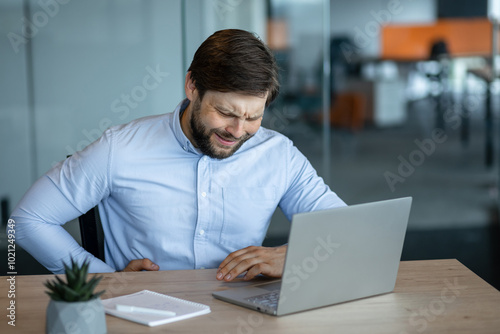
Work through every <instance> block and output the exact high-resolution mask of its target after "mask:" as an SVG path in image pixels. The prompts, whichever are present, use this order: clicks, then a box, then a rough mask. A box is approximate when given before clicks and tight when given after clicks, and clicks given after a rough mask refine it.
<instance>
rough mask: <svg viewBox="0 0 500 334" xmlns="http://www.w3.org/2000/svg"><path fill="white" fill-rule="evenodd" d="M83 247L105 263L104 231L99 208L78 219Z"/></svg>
mask: <svg viewBox="0 0 500 334" xmlns="http://www.w3.org/2000/svg"><path fill="white" fill-rule="evenodd" d="M78 221H79V223H80V234H81V238H82V247H83V248H84V249H85V250H86V251H87V252H89V253H90V254H92V255H94V256H95V257H97V258H98V259H101V260H102V261H104V231H103V229H102V224H101V217H100V216H99V209H98V207H97V206H95V207H94V208H92V209H90V210H89V211H88V212H87V213H85V214H83V215H81V216H80V217H78Z"/></svg>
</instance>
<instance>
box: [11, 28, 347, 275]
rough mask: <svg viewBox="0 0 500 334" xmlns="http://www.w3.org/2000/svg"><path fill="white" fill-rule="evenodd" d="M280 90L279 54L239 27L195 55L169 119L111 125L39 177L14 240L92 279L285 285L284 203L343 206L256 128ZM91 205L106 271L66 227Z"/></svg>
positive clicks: (286, 145) (287, 207) (290, 210)
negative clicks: (279, 224) (199, 276)
mask: <svg viewBox="0 0 500 334" xmlns="http://www.w3.org/2000/svg"><path fill="white" fill-rule="evenodd" d="M278 91H279V84H278V80H277V67H276V64H275V60H274V58H273V56H272V53H271V52H270V51H269V49H268V48H267V47H266V46H265V45H264V44H263V43H262V42H261V41H260V40H259V39H258V38H256V37H255V36H254V35H252V34H251V33H249V32H246V31H242V30H234V29H233V30H222V31H219V32H216V33H214V34H213V35H212V36H210V37H209V38H208V39H207V40H206V41H205V42H203V43H202V45H201V46H200V48H199V49H198V50H197V51H196V53H195V55H194V58H193V61H192V63H191V66H190V68H189V70H188V73H187V75H186V81H185V93H186V99H185V100H184V101H182V102H181V103H180V104H179V105H178V106H177V108H176V109H175V111H174V112H173V113H168V114H164V115H159V116H150V117H145V118H142V119H138V120H135V121H133V122H131V123H129V124H125V125H120V126H115V127H112V128H110V129H108V130H107V131H105V132H104V134H103V135H102V137H101V138H100V139H98V140H97V141H96V142H94V143H92V144H91V145H89V146H88V147H87V148H85V149H84V150H83V151H81V152H77V153H75V154H74V155H73V156H71V157H70V158H68V159H66V160H65V161H62V162H61V163H59V164H58V165H57V166H55V167H54V168H53V169H52V170H50V171H49V172H48V173H47V174H46V175H44V176H42V177H41V178H40V179H39V180H38V181H37V182H36V183H35V184H34V185H33V186H32V187H31V188H30V190H29V191H28V192H27V193H26V195H25V196H24V197H23V199H22V200H21V201H20V203H19V204H18V206H17V207H16V208H15V210H14V212H13V214H12V217H11V218H12V219H14V221H15V226H16V242H17V243H18V244H19V245H20V246H21V247H23V248H24V249H26V250H27V251H28V252H30V253H31V254H32V255H33V256H34V257H35V258H36V259H37V260H38V261H39V262H40V263H42V264H43V265H44V266H46V267H47V268H48V269H49V270H51V271H53V272H55V273H60V272H62V271H63V265H62V264H63V261H64V262H68V261H69V258H70V257H73V258H75V259H77V260H78V261H83V260H89V261H90V271H91V272H109V271H115V270H123V271H139V270H159V269H160V268H161V269H163V270H171V269H196V268H218V271H217V276H216V277H217V279H219V280H226V281H230V280H232V279H233V278H235V277H236V276H238V275H240V274H242V273H245V272H246V274H245V278H246V279H251V278H253V277H255V276H256V275H258V274H264V275H268V276H272V277H280V276H281V274H282V270H283V264H284V257H285V252H286V247H287V246H286V245H284V246H281V247H269V248H266V247H261V245H262V241H263V239H264V237H265V234H266V230H267V227H268V225H269V222H270V219H271V216H272V214H273V212H274V211H275V209H276V207H277V206H278V205H279V206H280V208H281V209H282V210H283V212H284V213H285V215H286V216H287V217H288V218H289V219H291V217H292V215H293V214H295V213H298V212H304V211H313V210H320V209H327V208H331V207H335V206H343V205H345V203H344V202H343V201H342V200H341V199H340V198H338V197H337V195H336V194H335V193H333V192H332V191H331V190H330V189H329V187H328V186H327V185H325V184H324V182H323V180H322V179H321V178H320V177H318V175H317V174H316V172H315V171H314V169H313V168H312V166H311V165H310V163H309V162H308V161H307V159H306V158H305V157H304V156H303V155H302V154H301V153H300V152H299V151H298V150H297V149H296V148H295V147H294V146H293V144H292V143H291V141H290V140H289V139H287V138H286V137H284V136H283V135H280V134H278V133H276V132H274V131H270V130H267V129H264V128H261V127H260V124H261V121H262V117H263V114H264V109H265V107H266V106H268V105H269V103H271V102H272V101H273V100H274V99H275V98H276V96H277V94H278ZM95 205H99V211H100V215H101V220H102V224H103V230H104V234H105V257H106V263H104V262H102V261H101V260H99V259H96V258H94V257H93V256H92V255H91V254H89V253H88V252H86V251H85V250H84V249H83V248H82V247H80V246H79V245H78V244H77V243H76V242H75V240H74V239H73V238H72V237H71V236H70V235H69V234H68V233H66V231H65V230H64V229H63V228H62V226H61V225H63V224H64V223H65V222H67V221H70V220H72V219H74V218H76V217H78V216H80V215H81V214H83V213H85V212H86V211H88V210H89V209H91V208H92V207H94V206H95Z"/></svg>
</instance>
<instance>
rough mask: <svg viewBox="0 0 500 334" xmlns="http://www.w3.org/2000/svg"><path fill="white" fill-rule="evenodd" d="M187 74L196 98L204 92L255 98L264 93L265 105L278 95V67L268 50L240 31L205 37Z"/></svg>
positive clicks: (226, 31) (248, 34) (223, 31)
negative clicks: (229, 93) (265, 96)
mask: <svg viewBox="0 0 500 334" xmlns="http://www.w3.org/2000/svg"><path fill="white" fill-rule="evenodd" d="M188 71H191V79H192V80H193V81H194V84H195V87H196V89H197V90H198V94H199V96H200V99H202V98H203V96H204V94H205V92H206V91H208V90H214V91H219V92H241V93H243V94H249V95H255V96H264V95H265V94H266V93H268V96H267V101H266V106H267V105H269V104H270V103H271V102H272V101H273V100H274V99H275V98H276V97H277V96H278V93H279V82H278V67H277V65H276V60H275V59H274V56H273V54H272V52H271V50H269V48H268V47H267V46H266V45H265V44H264V43H263V42H262V41H261V40H260V39H259V38H258V37H256V36H255V35H254V34H252V33H250V32H248V31H244V30H239V29H226V30H219V31H217V32H215V33H214V34H213V35H211V36H210V37H208V38H207V39H206V40H205V41H204V42H203V43H202V44H201V45H200V47H199V48H198V50H197V51H196V53H195V54H194V57H193V61H192V62H191V66H189V69H188Z"/></svg>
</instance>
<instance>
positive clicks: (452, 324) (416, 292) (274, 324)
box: [0, 260, 500, 334]
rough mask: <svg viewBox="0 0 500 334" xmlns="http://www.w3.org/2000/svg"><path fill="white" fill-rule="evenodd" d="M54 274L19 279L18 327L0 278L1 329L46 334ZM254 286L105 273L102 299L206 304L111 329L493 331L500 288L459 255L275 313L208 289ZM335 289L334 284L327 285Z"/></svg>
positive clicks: (180, 275)
mask: <svg viewBox="0 0 500 334" xmlns="http://www.w3.org/2000/svg"><path fill="white" fill-rule="evenodd" d="M50 277H52V275H37V276H18V277H16V327H15V328H13V327H11V326H9V325H7V320H6V317H5V313H6V305H8V303H9V300H8V298H7V291H8V287H9V285H8V284H7V281H6V277H5V276H3V277H1V281H0V282H1V283H0V291H1V292H0V305H1V310H2V311H0V312H1V313H2V316H1V318H0V319H1V320H0V321H1V323H0V332H1V333H43V332H44V330H45V309H46V306H47V303H48V301H49V298H48V296H47V295H46V294H45V293H44V290H45V288H44V287H43V285H42V283H43V282H45V281H46V280H47V279H48V278H50ZM244 284H251V283H249V282H243V281H238V282H234V283H223V282H219V281H217V280H215V270H212V269H209V270H192V271H163V272H140V273H112V274H105V275H104V279H103V280H102V282H101V283H100V285H99V287H98V289H106V291H107V292H106V294H105V295H104V296H103V298H108V297H112V296H119V295H123V294H128V293H132V292H136V291H139V290H142V289H149V290H153V291H157V292H161V293H164V294H168V295H172V296H175V297H180V298H184V299H188V300H191V301H195V302H200V303H203V304H207V305H209V306H210V308H211V310H212V312H211V313H210V314H207V315H203V316H199V317H196V318H192V319H188V320H183V321H179V322H175V323H171V324H166V325H162V326H157V327H151V328H150V327H146V326H143V325H139V324H136V323H132V322H129V321H126V320H122V319H118V318H115V317H112V316H106V321H107V326H108V333H120V334H123V333H160V332H168V333H217V334H225V333H235V334H236V333H243V334H247V333H248V334H250V333H308V334H309V333H333V332H338V333H398V334H410V333H444V332H447V333H498V332H499V330H500V292H499V291H498V290H496V289H495V288H493V287H492V286H490V285H488V284H487V283H486V282H485V281H483V280H482V279H481V278H479V277H478V276H476V275H475V274H474V273H473V272H472V271H470V270H469V269H467V268H466V267H465V266H464V265H462V264H461V263H460V262H458V261H457V260H434V261H406V262H401V266H400V268H399V274H398V280H397V283H396V288H395V290H394V292H393V293H389V294H385V295H381V296H376V297H371V298H366V299H362V300H357V301H353V302H348V303H343V304H339V305H333V306H329V307H325V308H320V309H316V310H312V311H306V312H302V313H297V314H292V315H287V316H283V317H273V316H269V315H265V314H261V313H258V312H254V311H251V310H247V309H245V308H242V307H239V306H235V305H232V304H229V303H225V302H223V301H219V300H216V299H214V298H213V297H212V296H211V292H212V291H213V290H220V289H226V288H227V287H230V286H240V285H244ZM332 288H334V287H332Z"/></svg>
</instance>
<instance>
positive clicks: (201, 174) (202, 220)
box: [194, 156, 211, 269]
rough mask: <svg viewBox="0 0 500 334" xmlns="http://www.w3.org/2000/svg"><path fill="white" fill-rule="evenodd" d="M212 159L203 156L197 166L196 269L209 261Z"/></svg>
mask: <svg viewBox="0 0 500 334" xmlns="http://www.w3.org/2000/svg"><path fill="white" fill-rule="evenodd" d="M209 168H210V160H209V159H208V157H207V156H203V157H202V158H201V159H200V160H199V161H198V168H197V194H196V196H197V202H198V218H197V221H196V229H195V233H194V262H195V268H196V269H204V268H205V266H206V264H207V263H209V259H208V258H207V255H208V254H207V251H206V247H207V242H208V237H209V224H210V216H211V215H210V200H211V197H210V181H209V180H210V178H209Z"/></svg>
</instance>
